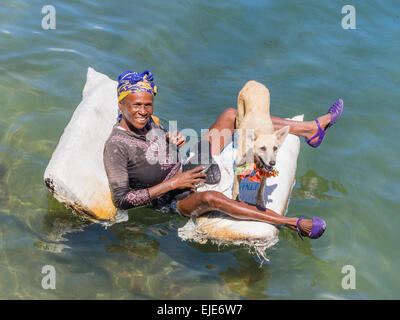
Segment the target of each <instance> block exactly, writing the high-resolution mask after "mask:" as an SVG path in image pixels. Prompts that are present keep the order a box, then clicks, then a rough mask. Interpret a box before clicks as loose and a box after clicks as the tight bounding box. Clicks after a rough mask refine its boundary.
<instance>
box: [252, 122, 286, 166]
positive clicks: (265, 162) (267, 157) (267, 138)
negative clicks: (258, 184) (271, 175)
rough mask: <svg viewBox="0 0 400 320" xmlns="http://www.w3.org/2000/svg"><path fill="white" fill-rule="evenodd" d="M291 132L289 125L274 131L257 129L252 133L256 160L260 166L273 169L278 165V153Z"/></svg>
mask: <svg viewBox="0 0 400 320" xmlns="http://www.w3.org/2000/svg"><path fill="white" fill-rule="evenodd" d="M288 133H289V126H286V127H283V128H281V129H279V130H277V131H275V132H274V133H266V132H262V131H261V132H260V131H259V130H255V131H254V132H253V134H252V140H253V143H254V147H253V148H254V149H253V150H254V151H253V153H254V162H255V163H256V164H257V165H258V167H259V168H263V169H265V170H268V171H272V170H273V169H274V167H275V165H276V155H277V153H278V149H279V147H280V145H281V144H282V142H283V141H284V140H285V138H286V136H287V135H288Z"/></svg>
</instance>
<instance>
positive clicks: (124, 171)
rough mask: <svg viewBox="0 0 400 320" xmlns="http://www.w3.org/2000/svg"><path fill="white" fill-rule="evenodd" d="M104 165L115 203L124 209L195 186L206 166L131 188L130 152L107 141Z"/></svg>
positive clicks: (202, 175) (201, 179) (119, 145)
mask: <svg viewBox="0 0 400 320" xmlns="http://www.w3.org/2000/svg"><path fill="white" fill-rule="evenodd" d="M103 158H104V167H105V169H106V173H107V177H108V181H109V185H110V189H111V194H112V199H113V202H114V205H115V206H116V207H117V208H119V209H123V210H127V209H131V208H134V207H138V206H143V205H146V204H148V203H150V201H151V200H152V199H155V198H157V197H159V196H161V195H163V194H164V193H167V192H168V191H171V190H175V189H186V188H192V189H193V188H195V184H196V183H199V182H201V181H204V180H203V177H205V174H204V173H203V172H201V171H202V170H203V169H204V167H197V168H195V169H193V170H190V171H187V172H184V173H182V172H178V173H177V174H176V175H175V176H173V177H171V178H170V179H168V180H165V181H163V182H161V183H159V184H157V185H155V186H152V187H150V188H144V189H137V190H132V191H131V190H130V186H129V176H128V154H127V150H126V149H125V147H124V146H123V145H121V144H118V143H107V144H106V146H105V148H104V155H103Z"/></svg>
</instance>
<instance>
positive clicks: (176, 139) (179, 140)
mask: <svg viewBox="0 0 400 320" xmlns="http://www.w3.org/2000/svg"><path fill="white" fill-rule="evenodd" d="M167 140H168V141H169V142H170V143H172V144H174V145H176V146H177V147H182V146H183V145H184V144H185V143H186V139H185V137H184V136H183V135H182V133H180V132H179V131H174V132H173V133H171V134H170V133H167Z"/></svg>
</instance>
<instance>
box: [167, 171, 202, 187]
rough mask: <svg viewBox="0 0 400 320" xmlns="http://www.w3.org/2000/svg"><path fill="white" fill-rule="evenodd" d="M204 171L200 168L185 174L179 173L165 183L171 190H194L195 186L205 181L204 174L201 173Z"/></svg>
mask: <svg viewBox="0 0 400 320" xmlns="http://www.w3.org/2000/svg"><path fill="white" fill-rule="evenodd" d="M204 169H205V168H204V167H201V166H200V167H196V168H194V169H192V170H189V171H186V172H179V173H177V174H176V175H175V176H174V177H173V178H171V179H169V180H167V181H169V183H170V187H171V189H196V187H197V186H196V185H197V184H198V183H200V182H204V180H205V179H204V177H205V176H206V174H205V173H204V172H202V171H203V170H204Z"/></svg>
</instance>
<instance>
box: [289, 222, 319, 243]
mask: <svg viewBox="0 0 400 320" xmlns="http://www.w3.org/2000/svg"><path fill="white" fill-rule="evenodd" d="M295 219H296V220H297V221H296V224H295V225H289V226H288V227H289V228H290V229H291V230H294V231H297V233H298V234H299V236H300V238H301V239H302V240H303V238H302V236H303V237H309V238H311V239H318V238H319V237H320V236H322V234H323V233H324V232H325V229H326V223H325V221H324V220H323V219H321V218H318V217H314V218H313V219H312V220H309V219H304V218H299V219H297V218H295Z"/></svg>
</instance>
